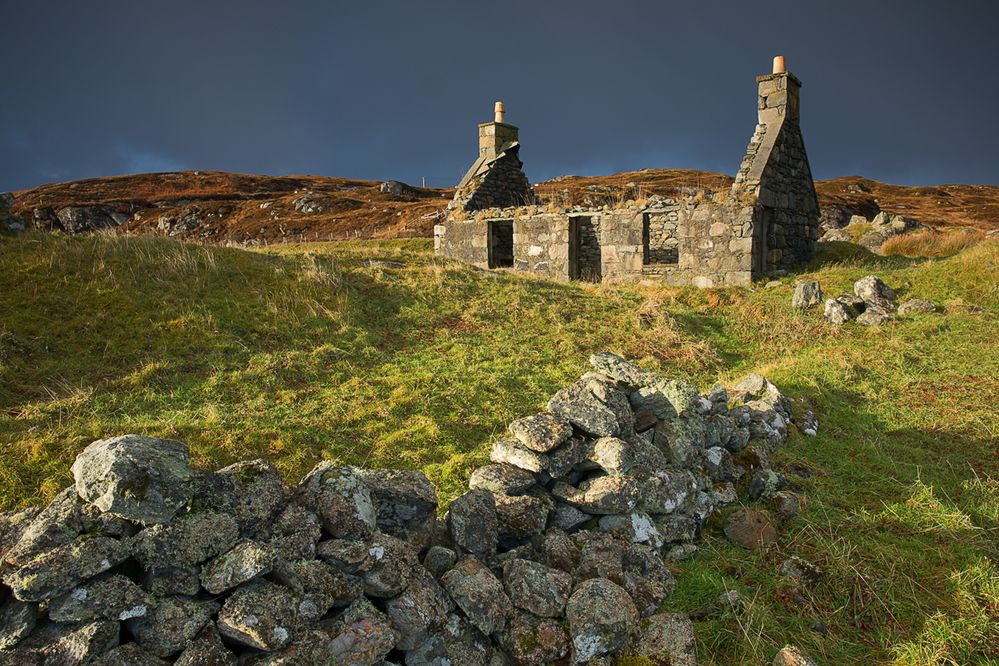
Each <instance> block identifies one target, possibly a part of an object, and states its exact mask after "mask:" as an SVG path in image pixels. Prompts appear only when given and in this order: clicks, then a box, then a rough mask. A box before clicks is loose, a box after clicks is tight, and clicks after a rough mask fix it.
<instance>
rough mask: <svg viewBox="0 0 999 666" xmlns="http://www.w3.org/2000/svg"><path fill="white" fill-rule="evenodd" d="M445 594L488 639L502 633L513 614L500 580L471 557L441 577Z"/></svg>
mask: <svg viewBox="0 0 999 666" xmlns="http://www.w3.org/2000/svg"><path fill="white" fill-rule="evenodd" d="M441 585H442V586H443V587H444V589H445V590H447V593H448V594H449V595H450V596H451V598H452V599H453V600H454V602H455V603H456V604H458V607H459V608H460V609H461V611H462V612H463V613H464V614H465V616H466V617H467V618H468V620H469V622H471V623H472V624H473V625H475V626H476V627H478V629H479V630H480V631H482V633H484V634H486V635H489V634H492V633H494V632H499V631H503V629H504V628H506V623H507V620H509V619H510V616H511V615H512V613H513V604H512V603H511V602H510V597H508V596H507V594H506V591H505V590H504V589H503V585H502V584H501V583H500V582H499V579H497V578H496V576H494V575H493V573H492V572H491V571H490V570H489V569H488V568H487V567H486V566H485V565H484V564H482V562H480V561H479V560H477V559H475V557H473V556H468V557H465V558H463V559H462V560H460V561H459V562H458V564H457V565H455V566H454V568H453V569H451V570H450V571H448V572H447V573H445V574H444V575H443V576H441Z"/></svg>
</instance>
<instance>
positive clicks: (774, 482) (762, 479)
mask: <svg viewBox="0 0 999 666" xmlns="http://www.w3.org/2000/svg"><path fill="white" fill-rule="evenodd" d="M782 483H783V479H782V478H781V475H780V474H778V473H777V472H775V471H773V470H772V469H758V470H756V471H755V472H753V478H752V480H751V481H750V482H749V499H751V500H769V499H771V498H773V496H774V495H776V494H777V491H778V490H780V487H781V485H782Z"/></svg>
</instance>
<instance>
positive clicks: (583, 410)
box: [548, 379, 621, 437]
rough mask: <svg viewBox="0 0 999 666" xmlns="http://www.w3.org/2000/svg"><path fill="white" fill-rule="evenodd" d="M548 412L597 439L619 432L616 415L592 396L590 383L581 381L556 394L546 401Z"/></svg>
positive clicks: (619, 427)
mask: <svg viewBox="0 0 999 666" xmlns="http://www.w3.org/2000/svg"><path fill="white" fill-rule="evenodd" d="M548 411H549V412H551V413H552V414H554V415H555V416H557V417H559V418H561V419H564V420H566V421H569V422H570V423H572V424H573V425H574V426H576V427H577V428H579V429H580V430H583V431H584V432H587V433H590V434H591V435H595V436H597V437H613V436H615V435H617V434H618V433H620V432H621V424H620V423H619V422H618V415H617V414H615V413H614V411H613V410H612V409H611V408H610V407H608V406H607V405H606V404H605V403H604V402H602V401H601V400H599V399H598V398H597V396H595V395H594V394H593V390H592V387H591V384H590V382H587V381H585V380H582V379H581V380H579V381H577V382H575V383H574V384H571V385H569V386H567V387H566V388H564V389H562V390H561V391H559V392H558V393H556V394H555V395H554V396H553V397H552V399H551V400H549V401H548Z"/></svg>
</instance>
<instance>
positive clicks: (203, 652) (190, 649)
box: [174, 623, 236, 666]
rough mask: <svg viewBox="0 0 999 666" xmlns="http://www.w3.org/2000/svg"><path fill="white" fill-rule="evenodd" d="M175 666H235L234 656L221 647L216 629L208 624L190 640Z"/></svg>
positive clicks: (223, 646)
mask: <svg viewBox="0 0 999 666" xmlns="http://www.w3.org/2000/svg"><path fill="white" fill-rule="evenodd" d="M174 664H175V666H235V664H236V655H235V654H233V653H232V652H230V651H229V649H228V648H227V647H226V646H225V645H223V643H222V638H221V636H219V632H218V629H216V628H215V624H214V623H209V624H208V625H207V626H206V627H205V628H204V629H202V630H201V633H199V634H198V635H197V636H195V637H194V638H193V639H192V640H190V641H189V642H188V644H187V647H186V648H184V651H183V652H181V653H180V656H179V657H177V661H175V662H174Z"/></svg>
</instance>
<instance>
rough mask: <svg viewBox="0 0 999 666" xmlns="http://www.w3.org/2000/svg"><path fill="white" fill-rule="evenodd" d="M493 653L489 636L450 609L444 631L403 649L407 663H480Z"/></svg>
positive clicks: (443, 665) (471, 665) (433, 665)
mask: <svg viewBox="0 0 999 666" xmlns="http://www.w3.org/2000/svg"><path fill="white" fill-rule="evenodd" d="M492 656H493V650H492V647H491V645H490V641H489V639H488V638H487V637H486V636H484V635H483V634H482V633H481V632H480V631H479V630H478V629H476V628H475V627H474V626H472V625H471V624H470V623H468V622H467V621H466V620H465V619H464V618H462V617H461V616H459V615H458V614H456V613H452V614H450V615H448V621H447V624H446V625H445V627H444V631H443V632H441V633H440V634H439V635H437V636H433V637H431V638H429V639H428V640H427V641H425V642H424V643H422V644H421V645H420V646H419V647H417V648H416V649H415V650H410V651H409V652H407V653H406V666H448V665H450V666H482V664H489V663H490V658H491V657H492Z"/></svg>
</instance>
